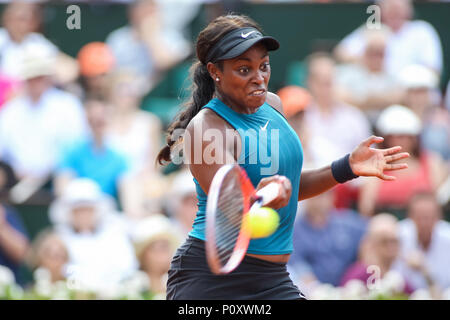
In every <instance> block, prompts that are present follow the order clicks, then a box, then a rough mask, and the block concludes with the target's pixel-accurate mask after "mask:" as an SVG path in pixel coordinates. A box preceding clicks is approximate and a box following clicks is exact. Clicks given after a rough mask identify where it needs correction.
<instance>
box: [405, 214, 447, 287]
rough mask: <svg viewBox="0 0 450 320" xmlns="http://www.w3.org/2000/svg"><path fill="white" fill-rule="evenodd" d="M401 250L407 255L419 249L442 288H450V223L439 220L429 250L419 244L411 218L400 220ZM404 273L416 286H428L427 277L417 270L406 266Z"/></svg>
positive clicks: (431, 273) (433, 276) (430, 271)
mask: <svg viewBox="0 0 450 320" xmlns="http://www.w3.org/2000/svg"><path fill="white" fill-rule="evenodd" d="M399 225H400V240H401V252H402V255H403V257H407V256H408V254H411V253H412V252H417V251H419V252H420V253H422V254H423V256H424V258H425V265H426V268H427V269H428V271H429V273H430V276H431V277H432V279H433V280H434V281H435V282H436V284H437V285H438V286H439V287H440V288H441V289H446V288H450V223H448V222H446V221H443V220H441V221H439V222H438V223H437V224H436V226H435V227H434V230H433V235H432V239H431V244H430V247H429V248H428V250H427V251H424V249H423V248H422V247H421V246H420V245H419V243H418V240H417V230H416V226H415V224H414V222H413V221H412V220H410V219H405V220H403V221H400V224H399ZM402 273H403V274H404V275H405V276H406V278H407V279H408V281H409V282H410V283H411V284H412V285H413V286H414V287H415V288H426V287H427V283H426V280H425V278H424V277H423V276H422V274H420V273H419V272H417V271H414V270H412V269H411V268H408V267H407V266H406V265H405V266H404V270H402Z"/></svg>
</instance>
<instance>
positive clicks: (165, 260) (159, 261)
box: [141, 239, 172, 275]
mask: <svg viewBox="0 0 450 320" xmlns="http://www.w3.org/2000/svg"><path fill="white" fill-rule="evenodd" d="M171 260H172V250H171V246H170V242H169V240H167V239H159V240H156V241H153V242H152V243H151V244H149V245H148V246H147V248H146V249H145V251H144V254H143V257H142V262H141V263H142V267H143V269H144V270H145V271H147V272H152V273H156V274H160V275H163V274H165V273H167V272H168V271H169V268H170V262H171Z"/></svg>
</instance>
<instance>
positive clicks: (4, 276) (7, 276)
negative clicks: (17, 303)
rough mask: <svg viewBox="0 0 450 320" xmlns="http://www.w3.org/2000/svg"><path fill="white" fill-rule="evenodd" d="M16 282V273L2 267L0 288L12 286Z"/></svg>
mask: <svg viewBox="0 0 450 320" xmlns="http://www.w3.org/2000/svg"><path fill="white" fill-rule="evenodd" d="M15 282H16V281H15V278H14V273H12V271H11V270H9V269H8V268H6V267H3V266H0V286H2V285H4V286H6V285H12V284H14V283H15Z"/></svg>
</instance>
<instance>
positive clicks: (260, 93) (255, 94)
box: [250, 89, 266, 97]
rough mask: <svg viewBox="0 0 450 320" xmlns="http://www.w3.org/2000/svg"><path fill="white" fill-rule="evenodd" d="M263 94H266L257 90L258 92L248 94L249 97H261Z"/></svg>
mask: <svg viewBox="0 0 450 320" xmlns="http://www.w3.org/2000/svg"><path fill="white" fill-rule="evenodd" d="M265 93H266V90H264V89H259V90H255V91H252V92H250V95H251V96H256V97H259V96H263V95H264V94H265Z"/></svg>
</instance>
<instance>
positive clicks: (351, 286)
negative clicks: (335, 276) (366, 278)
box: [341, 279, 367, 300]
mask: <svg viewBox="0 0 450 320" xmlns="http://www.w3.org/2000/svg"><path fill="white" fill-rule="evenodd" d="M341 293H342V298H343V299H349V300H361V299H364V298H365V297H366V295H367V287H366V286H365V284H364V282H363V281H361V280H358V279H352V280H350V281H348V282H347V283H346V284H345V286H344V287H343V288H341Z"/></svg>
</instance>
